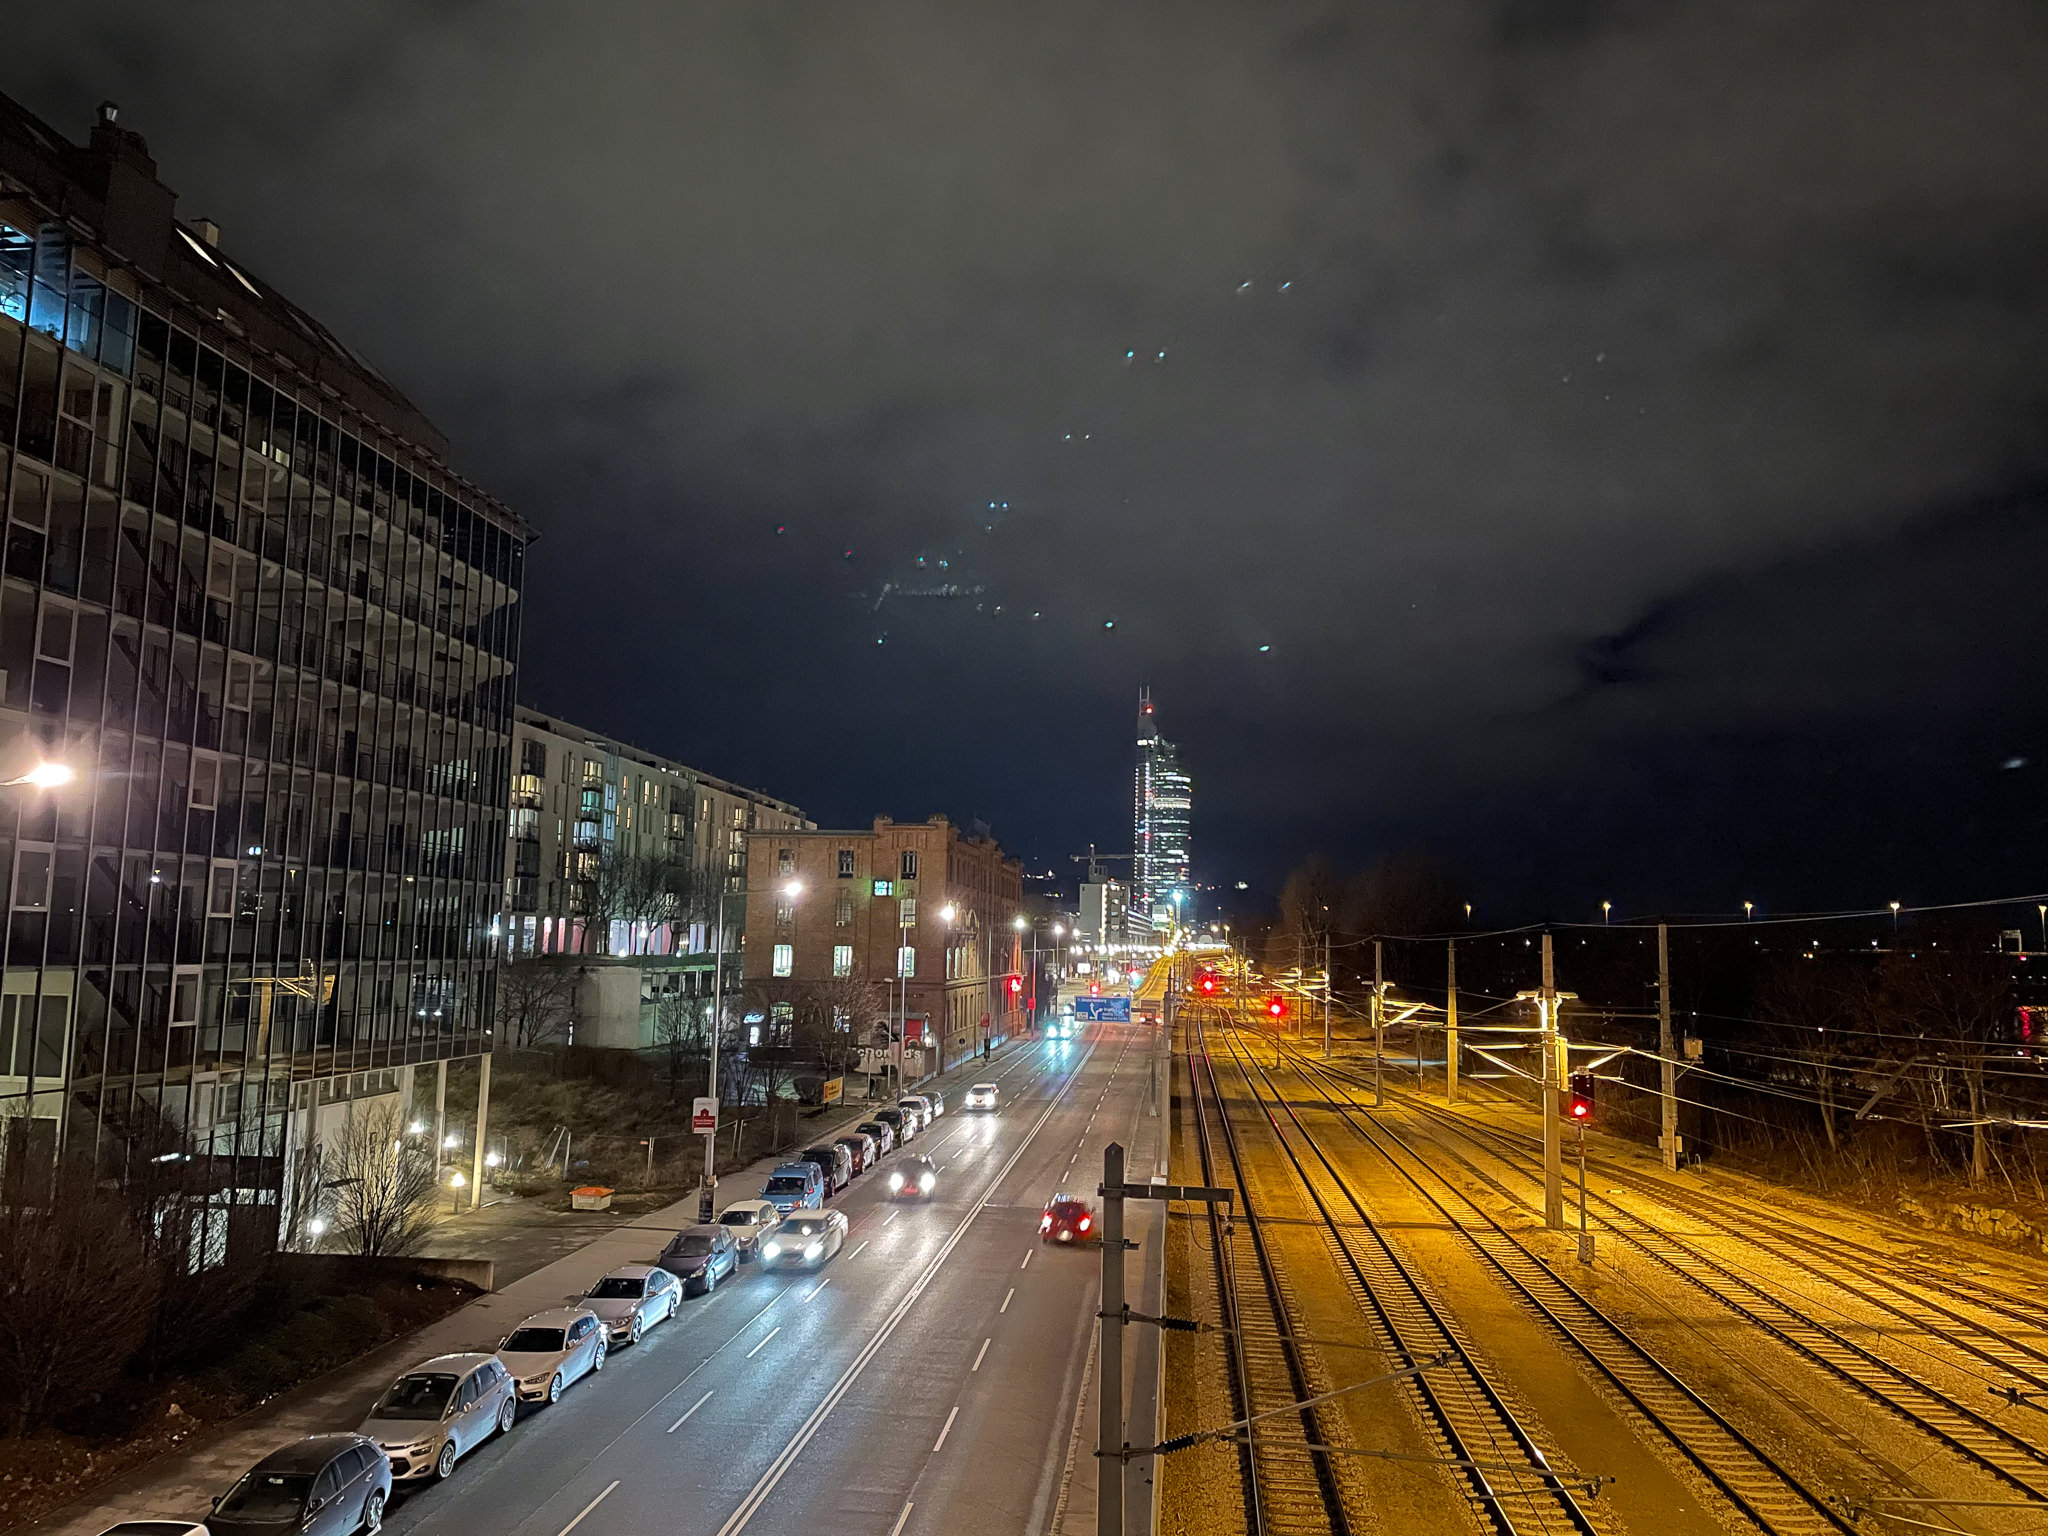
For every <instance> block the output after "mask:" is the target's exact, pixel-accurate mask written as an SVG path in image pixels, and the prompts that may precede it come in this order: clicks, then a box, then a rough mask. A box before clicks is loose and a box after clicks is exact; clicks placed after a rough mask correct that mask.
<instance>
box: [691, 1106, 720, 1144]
mask: <svg viewBox="0 0 2048 1536" xmlns="http://www.w3.org/2000/svg"><path fill="white" fill-rule="evenodd" d="M690 1129H691V1130H692V1131H694V1132H696V1133H697V1134H698V1135H699V1136H709V1135H710V1134H711V1133H712V1132H714V1131H716V1130H717V1129H718V1100H716V1099H701V1098H700V1099H694V1100H692V1101H691V1104H690Z"/></svg>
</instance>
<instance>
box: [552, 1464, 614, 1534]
mask: <svg viewBox="0 0 2048 1536" xmlns="http://www.w3.org/2000/svg"><path fill="white" fill-rule="evenodd" d="M618 1486H619V1480H618V1479H617V1478H616V1477H615V1478H613V1479H612V1480H611V1485H610V1487H607V1488H606V1489H605V1491H604V1493H600V1494H599V1495H598V1496H597V1497H596V1498H594V1499H592V1500H591V1501H590V1502H589V1503H588V1504H586V1505H584V1506H583V1514H581V1515H578V1516H577V1517H576V1518H575V1519H574V1520H571V1521H570V1522H569V1523H568V1524H567V1525H565V1526H563V1527H562V1529H561V1533H560V1536H569V1533H570V1532H571V1531H573V1530H575V1529H576V1527H577V1526H579V1525H581V1524H582V1523H583V1515H587V1514H589V1513H590V1512H591V1511H592V1510H593V1509H595V1508H597V1506H598V1505H600V1504H602V1503H603V1502H604V1501H605V1498H606V1495H608V1494H610V1492H611V1491H612V1489H613V1488H616V1487H618Z"/></svg>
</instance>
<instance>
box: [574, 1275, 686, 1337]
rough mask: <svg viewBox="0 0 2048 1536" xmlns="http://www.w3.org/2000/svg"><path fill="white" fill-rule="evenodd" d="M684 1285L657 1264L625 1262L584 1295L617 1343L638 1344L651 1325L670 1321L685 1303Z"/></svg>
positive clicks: (584, 1302)
mask: <svg viewBox="0 0 2048 1536" xmlns="http://www.w3.org/2000/svg"><path fill="white" fill-rule="evenodd" d="M682 1301H683V1284H682V1282H681V1281H680V1280H678V1279H676V1277H675V1276H674V1275H672V1274H670V1273H669V1272H668V1271H667V1270H665V1269H663V1268H661V1267H660V1266H659V1265H657V1264H625V1265H621V1266H620V1267H619V1268H617V1269H615V1270H613V1271H612V1272H611V1273H610V1274H608V1275H606V1276H605V1277H604V1278H603V1279H602V1280H600V1281H598V1282H597V1284H595V1285H593V1286H592V1287H591V1288H590V1290H589V1291H588V1292H587V1293H586V1294H585V1295H584V1297H583V1305H584V1306H586V1307H588V1308H590V1310H591V1311H593V1312H595V1313H596V1314H597V1316H598V1321H600V1322H602V1323H603V1324H604V1328H605V1332H606V1333H607V1334H609V1335H610V1336H611V1342H612V1343H614V1344H618V1343H627V1344H638V1343H639V1342H640V1335H641V1334H643V1333H645V1332H646V1331H647V1330H648V1329H649V1328H653V1327H655V1326H656V1325H658V1324H661V1323H665V1322H667V1321H668V1320H669V1319H670V1318H672V1317H674V1316H675V1315H676V1308H677V1307H679V1306H681V1305H682Z"/></svg>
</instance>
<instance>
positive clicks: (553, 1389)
mask: <svg viewBox="0 0 2048 1536" xmlns="http://www.w3.org/2000/svg"><path fill="white" fill-rule="evenodd" d="M561 1400H562V1373H561V1372H560V1371H557V1372H555V1379H554V1380H553V1381H551V1382H549V1383H548V1401H549V1402H550V1403H559V1402H560V1401H561Z"/></svg>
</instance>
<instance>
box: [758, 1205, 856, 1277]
mask: <svg viewBox="0 0 2048 1536" xmlns="http://www.w3.org/2000/svg"><path fill="white" fill-rule="evenodd" d="M846 1232H847V1227H846V1212H844V1211H802V1212H799V1213H798V1214H797V1215H795V1216H792V1217H790V1218H789V1220H787V1221H785V1222H784V1223H783V1224H782V1230H781V1231H780V1232H778V1233H776V1234H775V1235H774V1236H773V1237H771V1238H769V1239H768V1241H767V1242H765V1243H763V1244H762V1245H761V1267H762V1268H763V1269H815V1268H816V1267H817V1266H819V1265H820V1264H823V1263H825V1262H826V1261H828V1260H829V1259H830V1258H831V1257H832V1255H833V1254H835V1253H837V1252H838V1251H839V1250H840V1249H841V1248H844V1247H845V1246H846Z"/></svg>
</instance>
